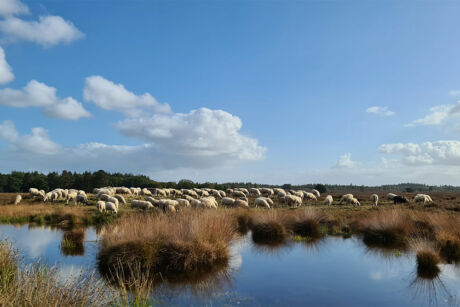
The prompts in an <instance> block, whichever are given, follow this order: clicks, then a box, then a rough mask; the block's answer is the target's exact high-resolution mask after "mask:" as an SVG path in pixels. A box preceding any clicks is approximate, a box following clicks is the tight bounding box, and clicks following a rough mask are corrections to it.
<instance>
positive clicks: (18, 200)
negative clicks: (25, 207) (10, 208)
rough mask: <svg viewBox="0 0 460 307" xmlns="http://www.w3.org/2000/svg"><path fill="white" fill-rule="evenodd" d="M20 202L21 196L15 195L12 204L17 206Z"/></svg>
mask: <svg viewBox="0 0 460 307" xmlns="http://www.w3.org/2000/svg"><path fill="white" fill-rule="evenodd" d="M21 200H22V196H21V195H19V194H18V195H16V198H15V199H14V204H15V205H19V203H20V202H21Z"/></svg>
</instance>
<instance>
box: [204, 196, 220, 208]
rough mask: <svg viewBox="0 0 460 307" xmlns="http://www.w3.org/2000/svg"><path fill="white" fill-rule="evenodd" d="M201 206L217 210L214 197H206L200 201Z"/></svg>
mask: <svg viewBox="0 0 460 307" xmlns="http://www.w3.org/2000/svg"><path fill="white" fill-rule="evenodd" d="M200 201H201V205H202V206H203V207H204V208H207V209H217V206H218V204H217V201H216V199H215V198H214V197H212V196H208V197H203V198H201V199H200Z"/></svg>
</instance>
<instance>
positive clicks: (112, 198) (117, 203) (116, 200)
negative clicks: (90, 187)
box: [107, 196, 119, 209]
mask: <svg viewBox="0 0 460 307" xmlns="http://www.w3.org/2000/svg"><path fill="white" fill-rule="evenodd" d="M107 201H108V202H111V203H114V204H115V205H117V209H118V206H119V202H118V199H117V198H116V197H112V196H109V197H107Z"/></svg>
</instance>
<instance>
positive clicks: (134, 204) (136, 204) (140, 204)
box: [131, 199, 153, 210]
mask: <svg viewBox="0 0 460 307" xmlns="http://www.w3.org/2000/svg"><path fill="white" fill-rule="evenodd" d="M131 208H138V209H143V210H146V209H150V208H153V205H152V204H151V203H150V202H148V201H145V200H136V199H133V200H132V201H131Z"/></svg>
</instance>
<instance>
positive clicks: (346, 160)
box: [335, 153, 356, 168]
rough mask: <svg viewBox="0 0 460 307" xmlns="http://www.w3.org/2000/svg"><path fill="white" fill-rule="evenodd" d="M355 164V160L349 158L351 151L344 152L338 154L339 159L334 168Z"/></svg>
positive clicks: (348, 166)
mask: <svg viewBox="0 0 460 307" xmlns="http://www.w3.org/2000/svg"><path fill="white" fill-rule="evenodd" d="M355 165H356V162H354V161H353V160H351V153H346V154H344V155H342V156H340V158H339V161H337V163H336V164H335V168H352V167H354V166H355Z"/></svg>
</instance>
